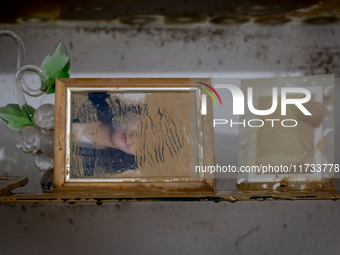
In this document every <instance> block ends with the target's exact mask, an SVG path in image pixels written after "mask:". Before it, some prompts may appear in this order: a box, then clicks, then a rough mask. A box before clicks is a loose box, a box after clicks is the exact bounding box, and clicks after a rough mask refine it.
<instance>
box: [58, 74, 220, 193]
mask: <svg viewBox="0 0 340 255" xmlns="http://www.w3.org/2000/svg"><path fill="white" fill-rule="evenodd" d="M197 82H204V83H207V84H211V80H210V79H190V78H86V79H84V78H72V79H57V81H56V91H55V92H56V94H55V138H54V157H55V161H54V187H55V189H56V190H58V189H66V188H77V189H88V188H92V189H93V188H94V189H102V188H109V189H113V190H115V189H119V190H122V189H127V190H129V189H132V190H136V189H141V190H145V189H146V190H149V189H152V190H164V191H168V192H171V191H174V192H194V191H199V192H215V191H216V188H215V186H216V185H215V175H214V173H209V172H204V173H203V172H195V169H196V167H195V166H199V165H206V166H213V165H214V164H215V159H214V131H213V125H212V121H213V113H212V100H211V98H209V97H205V98H206V109H205V111H206V114H205V115H202V114H201V111H202V106H201V103H202V100H201V97H202V94H204V93H205V92H204V91H203V90H201V89H199V87H201V85H199V84H198V83H197ZM89 93H93V94H96V93H97V94H98V95H99V94H108V95H109V96H107V97H109V99H107V98H106V101H107V102H109V101H110V100H111V99H112V98H123V99H124V100H125V97H124V96H125V95H128V96H130V97H131V96H134V94H136V95H141V94H143V95H144V98H145V97H148V103H144V104H141V105H142V107H141V108H143V105H144V106H145V108H146V112H150V109H151V108H150V107H151V106H152V105H153V104H155V107H154V108H155V109H156V108H157V111H156V112H157V114H159V115H164V116H163V117H162V116H161V117H160V118H161V119H162V118H163V121H162V124H161V125H163V130H164V131H160V132H159V129H158V131H157V127H156V126H155V125H153V124H151V125H148V124H143V123H144V122H143V121H144V120H145V121H148V120H146V118H144V119H143V116H144V115H142V117H141V118H142V120H141V121H140V122H141V123H142V124H140V125H138V126H139V129H141V128H140V126H142V127H145V128H147V127H149V130H151V128H152V130H153V134H154V137H155V134H156V137H158V138H154V139H153V140H154V143H152V142H151V144H154V145H153V146H156V147H157V146H160V147H161V148H162V149H161V150H163V151H164V147H165V146H167V147H168V148H165V149H168V150H170V153H168V155H171V156H172V157H174V158H173V159H171V158H170V159H169V157H167V159H165V158H166V156H164V155H163V156H164V158H163V160H160V161H162V163H159V164H158V165H157V166H156V165H154V166H151V165H152V164H153V163H152V164H150V162H149V164H146V163H145V158H146V160H149V158H148V157H149V156H145V155H146V154H143V155H144V156H143V157H139V158H142V160H141V161H140V162H144V163H140V164H138V163H136V164H137V166H136V168H135V169H131V170H132V171H130V172H131V173H132V174H131V175H129V174H126V175H125V172H124V173H121V171H118V172H117V171H116V172H111V173H113V174H111V173H110V174H106V172H105V174H103V171H102V170H100V171H101V172H100V171H99V170H98V169H96V167H94V170H93V171H94V172H95V174H93V172H92V175H91V176H90V177H88V176H87V175H83V174H80V175H79V172H81V173H84V171H83V170H82V167H83V165H82V166H80V165H79V164H77V163H74V162H78V161H77V160H78V159H79V158H80V156H79V155H77V154H75V153H77V152H75V151H76V150H75V149H74V148H75V147H76V146H74V141H73V139H74V138H73V137H74V136H73V133H74V131H73V126H74V125H75V124H74V123H75V122H79V120H78V119H77V121H75V114H77V113H78V115H77V116H79V113H80V115H82V116H83V117H85V119H87V120H88V119H89V118H88V116H87V115H89V114H90V113H89V111H88V110H86V109H84V104H78V103H75V102H79V100H78V99H77V98H78V97H81V96H82V95H85V96H86V95H89ZM146 95H147V96H146ZM171 95H172V96H171ZM156 96H157V100H155V99H156ZM182 96H183V98H181V97H182ZM159 98H161V99H159ZM171 98H172V99H171ZM176 98H177V99H176ZM123 99H122V100H123ZM169 99H170V101H169ZM185 99H188V100H185ZM77 100H78V101H77ZM108 100H109V101H108ZM143 100H145V99H143ZM171 100H172V101H171ZM111 101H112V100H111ZM111 101H110V102H111ZM155 101H157V102H156V103H155ZM188 101H190V102H188ZM172 102H181V104H177V103H175V104H173V103H172ZM118 104H119V102H118ZM77 105H79V107H78V108H79V109H78V108H77ZM110 107H113V106H112V105H110ZM147 107H149V108H147ZM183 107H184V108H183ZM77 109H78V110H77ZM124 109H125V106H124ZM110 111H114V110H113V108H110ZM119 112H121V111H119ZM183 112H185V113H186V114H187V115H186V118H184V117H179V114H180V113H183ZM121 114H122V115H124V114H126V113H122V112H121ZM95 115H97V114H95ZM166 115H168V116H166ZM189 115H190V117H189ZM169 116H170V117H169ZM181 116H184V115H181ZM96 118H97V117H96ZM148 119H151V123H152V122H153V120H152V118H150V116H148ZM80 122H82V121H80ZM184 122H185V123H186V124H183V123H184ZM155 123H156V122H155ZM167 123H168V124H169V125H170V124H171V123H173V124H174V127H173V128H172V130H171V129H170V128H169V127H168V126H169V125H168V124H167ZM175 123H181V124H176V125H175ZM186 125H187V128H185V127H186ZM150 126H151V128H150ZM74 129H75V128H74ZM161 129H162V128H161ZM144 131H145V130H144ZM177 131H178V132H177ZM157 132H158V133H157ZM144 133H146V132H144ZM168 133H169V134H170V133H171V135H167V136H166V138H165V140H168V142H164V144H165V143H166V145H164V144H163V141H164V139H163V138H159V137H165V136H164V135H165V134H168ZM123 134H125V133H123ZM110 135H111V134H110ZM110 137H113V136H110ZM125 137H126V135H125ZM162 139H163V140H162ZM169 139H170V140H171V139H175V140H176V143H177V141H178V142H179V141H182V144H181V143H180V142H179V144H180V145H179V146H177V147H176V146H172V147H171V146H169V141H170V140H169ZM156 140H157V142H155V141H156ZM126 141H127V140H126V138H125V142H126ZM170 143H171V142H170ZM183 143H184V144H183ZM117 144H118V142H117ZM148 144H149V143H148ZM155 144H156V145H155ZM163 145H164V147H162V146H163ZM186 146H189V147H186ZM133 147H134V150H136V148H138V149H137V150H138V151H144V150H146V149H145V142H144V143H141V144H140V145H139V146H137V145H133ZM156 147H152V148H156ZM160 147H157V148H160ZM170 147H171V148H170ZM175 148H177V150H178V151H177V152H178V153H177V152H176V151H175V152H174V151H173V150H174V149H175ZM185 148H187V150H185ZM188 148H189V149H188ZM123 150H124V149H123ZM171 150H172V152H171ZM158 152H160V150H159V149H158ZM128 153H130V152H128ZM155 153H156V154H157V151H156V152H155ZM162 153H163V152H162ZM136 154H138V153H135V154H134V155H136ZM156 154H155V157H156V158H157V155H156ZM184 154H185V155H187V157H186V156H183V155H184ZM110 155H111V154H110ZM148 155H150V153H148ZM158 155H159V154H158ZM175 155H177V156H175ZM134 157H135V159H136V156H134ZM150 157H151V156H150ZM159 157H162V156H159ZM105 159H106V158H105ZM143 160H144V161H143ZM100 161H101V162H103V160H100ZM104 161H105V160H104ZM137 161H138V160H137ZM72 162H73V163H72ZM96 162H97V161H96ZM96 162H93V164H94V165H96V164H97V163H96ZM112 162H114V160H112ZM138 162H139V161H138ZM152 162H155V160H154V159H153V161H152ZM93 164H92V165H93ZM143 164H144V165H143ZM157 167H159V169H158V168H157ZM140 168H142V169H143V171H142V170H141V169H140ZM149 168H153V170H154V171H153V172H151V173H152V174H149V172H148V171H149ZM79 169H80V170H79ZM100 169H104V171H105V165H104V168H103V167H102V166H101V168H100ZM78 170H79V171H78ZM97 170H98V171H97ZM135 170H136V171H135ZM137 171H138V174H139V175H138V174H137V173H135V172H137ZM165 172H166V173H167V174H165ZM153 173H156V174H153Z"/></svg>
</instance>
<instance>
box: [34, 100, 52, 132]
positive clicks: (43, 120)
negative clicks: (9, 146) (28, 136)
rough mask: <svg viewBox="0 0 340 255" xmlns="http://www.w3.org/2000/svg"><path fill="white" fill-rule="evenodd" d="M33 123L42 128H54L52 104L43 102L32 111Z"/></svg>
mask: <svg viewBox="0 0 340 255" xmlns="http://www.w3.org/2000/svg"><path fill="white" fill-rule="evenodd" d="M34 123H35V124H36V125H37V126H38V127H40V128H41V129H43V130H49V129H53V128H54V105H53V104H43V105H41V106H39V107H38V109H37V110H36V111H35V113H34Z"/></svg>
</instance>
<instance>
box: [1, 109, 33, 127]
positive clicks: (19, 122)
mask: <svg viewBox="0 0 340 255" xmlns="http://www.w3.org/2000/svg"><path fill="white" fill-rule="evenodd" d="M27 107H28V108H29V110H30V112H31V113H32V114H34V112H35V109H34V108H33V107H32V106H29V105H27ZM0 118H1V119H3V120H4V121H6V122H7V123H8V124H7V127H8V128H9V129H12V130H14V131H19V130H20V129H21V128H23V127H25V126H33V121H32V120H30V119H28V118H26V116H25V115H24V113H23V112H22V111H21V109H20V107H19V105H17V104H8V105H7V106H4V107H0Z"/></svg>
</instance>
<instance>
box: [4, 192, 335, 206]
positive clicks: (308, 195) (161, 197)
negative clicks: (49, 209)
mask: <svg viewBox="0 0 340 255" xmlns="http://www.w3.org/2000/svg"><path fill="white" fill-rule="evenodd" d="M339 199H340V192H339V191H337V190H333V191H287V192H267V191H257V192H255V191H252V192H251V191H249V192H246V191H245V192H242V191H225V192H217V193H213V192H192V193H167V192H160V191H151V190H138V191H128V190H123V191H122V190H112V189H100V190H99V189H96V190H88V191H76V190H73V191H72V190H63V191H55V192H52V193H41V194H15V193H13V194H7V195H4V196H0V203H69V204H74V203H83V202H90V203H97V204H98V205H100V204H102V203H104V202H166V201H178V202H188V201H213V202H221V201H227V202H238V201H282V200H291V201H294V200H333V201H336V200H339Z"/></svg>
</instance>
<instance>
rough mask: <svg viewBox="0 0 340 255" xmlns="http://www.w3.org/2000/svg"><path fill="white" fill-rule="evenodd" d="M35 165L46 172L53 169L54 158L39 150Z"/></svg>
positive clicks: (35, 157)
mask: <svg viewBox="0 0 340 255" xmlns="http://www.w3.org/2000/svg"><path fill="white" fill-rule="evenodd" d="M34 161H35V166H36V167H37V168H38V169H39V171H41V172H46V171H48V170H51V169H53V158H51V157H49V156H46V155H45V154H43V153H41V152H38V153H37V154H36V155H35V156H34Z"/></svg>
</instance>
